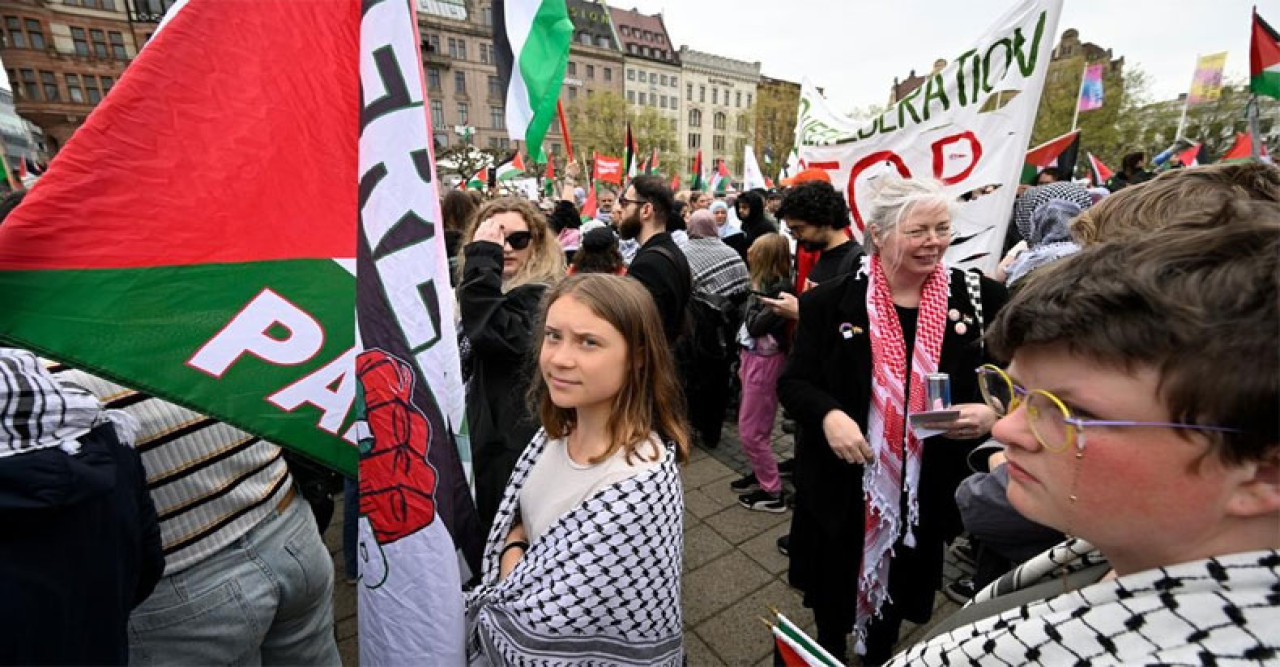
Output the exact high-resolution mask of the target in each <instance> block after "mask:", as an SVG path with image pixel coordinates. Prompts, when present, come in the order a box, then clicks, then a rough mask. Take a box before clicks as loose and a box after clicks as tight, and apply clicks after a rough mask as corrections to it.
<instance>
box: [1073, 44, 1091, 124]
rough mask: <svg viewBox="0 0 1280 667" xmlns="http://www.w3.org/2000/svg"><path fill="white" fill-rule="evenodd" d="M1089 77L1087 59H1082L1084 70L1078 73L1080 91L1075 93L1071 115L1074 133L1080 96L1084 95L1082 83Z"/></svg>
mask: <svg viewBox="0 0 1280 667" xmlns="http://www.w3.org/2000/svg"><path fill="white" fill-rule="evenodd" d="M1088 76H1089V59H1088V58H1085V59H1084V70H1083V71H1082V72H1080V89H1079V90H1077V91H1076V111H1075V113H1073V114H1072V115H1071V131H1072V132H1075V131H1076V122H1077V121H1079V120H1080V96H1081V95H1083V94H1084V82H1085V79H1086V78H1087V77H1088Z"/></svg>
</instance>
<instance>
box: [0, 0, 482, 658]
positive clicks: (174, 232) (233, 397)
mask: <svg viewBox="0 0 1280 667" xmlns="http://www.w3.org/2000/svg"><path fill="white" fill-rule="evenodd" d="M419 44H420V41H419V38H418V34H417V20H416V15H415V12H414V10H413V5H412V4H411V2H410V0H347V1H336V0H335V1H328V2H297V1H296V0H255V1H254V2H227V1H226V0H188V1H187V2H184V3H178V4H177V5H175V7H174V9H172V10H171V11H170V12H169V14H168V16H167V17H166V19H165V22H164V23H162V24H161V26H160V28H159V29H158V30H157V32H156V33H155V34H154V35H153V37H152V39H151V40H150V42H149V43H148V44H147V46H146V48H144V49H143V50H142V51H141V52H140V53H139V55H138V57H137V58H136V59H135V60H134V62H133V63H132V64H131V65H130V66H129V68H128V70H127V71H126V72H125V74H124V75H123V76H122V77H121V79H120V81H119V82H118V84H117V85H116V86H115V87H114V88H113V89H112V90H111V93H110V94H109V95H108V96H107V97H106V99H105V100H103V102H102V103H101V104H99V105H98V107H97V108H96V109H95V110H94V112H93V113H92V114H91V115H90V116H89V118H88V119H87V120H86V121H85V123H84V125H83V126H82V127H81V128H80V129H79V130H78V131H77V132H76V133H75V135H74V136H73V137H72V138H71V139H70V140H69V141H68V142H67V144H66V145H65V146H64V147H63V148H62V150H61V151H60V152H59V154H58V156H57V158H56V159H54V161H53V163H52V164H51V165H50V167H49V171H48V172H47V173H46V175H45V176H44V177H42V178H41V179H40V181H39V182H38V183H37V184H36V185H35V186H34V187H33V188H32V190H31V191H30V193H29V194H28V195H27V198H26V200H25V202H24V203H23V204H22V205H21V206H19V207H18V208H17V209H16V210H14V211H13V212H12V213H11V214H10V215H9V217H8V218H7V219H6V220H5V221H4V223H3V224H0V294H3V295H4V307H3V308H0V340H2V341H3V342H4V343H5V344H8V345H14V346H18V347H24V348H28V349H32V350H35V351H37V352H38V353H40V354H42V355H45V356H47V357H49V358H51V359H54V360H57V361H61V362H65V363H67V364H69V365H71V366H74V367H79V368H83V369H85V370H88V371H90V372H94V373H97V374H99V375H102V376H104V377H106V378H108V379H110V380H113V381H115V382H118V383H120V384H123V385H126V386H129V387H133V388H136V389H139V390H141V391H144V392H147V393H150V394H154V395H157V396H160V397H163V398H166V399H169V400H172V401H174V402H176V403H179V404H181V405H183V406H186V407H188V408H190V409H192V410H195V411H198V412H201V413H203V414H207V415H209V416H211V417H214V418H216V419H219V420H223V421H226V422H228V423H230V424H233V425H235V426H238V427H240V428H243V429H245V430H246V431H249V432H250V433H253V434H255V435H257V436H260V437H263V438H265V439H268V440H270V441H273V442H276V443H279V444H281V445H284V446H286V447H289V448H291V449H293V450H294V451H297V452H301V453H303V454H305V455H307V456H309V457H311V458H313V459H315V460H317V461H320V462H322V463H324V464H326V465H329V466H331V467H333V468H335V469H338V470H340V471H342V472H344V473H345V474H347V475H348V476H351V477H354V476H356V474H357V468H358V474H359V483H360V518H359V540H360V545H359V552H360V584H359V587H360V588H359V591H360V610H359V618H360V643H361V662H362V663H364V664H369V665H384V664H387V665H389V664H410V663H422V664H432V665H437V664H438V665H454V664H463V662H464V660H465V650H464V646H463V641H464V639H463V634H462V632H463V619H462V597H461V594H460V588H461V586H460V582H461V581H462V580H463V578H464V575H469V573H468V572H467V570H466V568H468V567H475V566H476V564H478V559H479V550H480V547H481V542H480V540H481V536H480V535H479V534H478V528H477V524H478V522H477V519H476V515H475V509H474V506H473V503H472V500H471V496H470V490H469V489H468V487H467V483H466V477H465V472H464V469H463V467H462V458H463V456H461V455H460V450H462V451H465V449H466V445H465V440H459V434H463V433H465V431H466V429H465V424H464V423H463V415H464V412H465V411H464V406H463V403H464V399H463V393H462V384H461V380H460V372H459V363H458V351H457V343H456V335H455V331H454V315H453V298H452V294H451V292H450V290H449V274H448V264H447V259H446V258H445V251H444V234H443V233H442V229H441V226H440V220H441V218H440V210H439V200H438V192H437V181H436V173H435V166H434V156H433V155H432V153H431V146H432V137H431V130H430V127H431V126H430V123H429V119H428V113H427V109H428V108H429V104H428V103H427V99H426V94H425V84H424V81H423V74H422V67H421V54H420V51H419V48H420V47H419ZM210 62H217V63H218V64H219V66H218V67H209V63H210ZM303 62H305V63H306V66H305V67H299V66H298V63H303ZM174 81H183V82H185V83H186V84H187V85H180V86H178V85H173V82H174ZM211 90H216V91H218V94H217V95H213V96H210V95H209V94H208V91H211ZM300 119H305V122H302V121H300ZM357 325H358V326H357Z"/></svg>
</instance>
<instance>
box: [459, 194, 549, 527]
mask: <svg viewBox="0 0 1280 667" xmlns="http://www.w3.org/2000/svg"><path fill="white" fill-rule="evenodd" d="M463 242H464V244H465V245H464V246H463V249H462V257H461V259H460V261H459V267H460V269H461V272H462V282H461V283H459V285H458V312H459V315H460V317H461V322H460V329H461V331H462V332H463V334H464V335H465V336H466V338H467V340H468V341H469V342H470V349H471V355H470V360H471V369H472V372H471V379H470V382H468V384H467V425H468V428H469V429H470V435H471V451H472V456H473V462H474V465H475V474H476V509H477V510H478V511H479V514H480V521H481V524H482V528H483V529H484V530H488V528H489V525H490V524H491V523H492V522H493V516H494V514H495V513H496V512H497V511H498V502H499V501H501V500H502V491H503V489H504V488H505V487H506V484H507V478H508V477H510V476H511V470H512V469H513V468H514V467H515V464H516V460H517V459H518V458H519V457H520V452H522V451H524V448H525V446H526V445H528V444H529V440H530V439H531V438H532V437H533V434H534V432H535V431H536V430H537V421H536V420H535V419H534V418H533V417H532V416H531V415H530V414H529V411H528V408H527V407H526V406H525V403H524V400H523V397H524V394H525V389H526V388H527V387H528V386H529V372H528V368H527V366H528V364H529V360H530V359H531V358H532V357H531V354H532V352H531V350H532V349H533V348H532V347H531V346H532V344H533V341H534V340H536V337H535V336H534V335H533V326H534V321H535V320H537V318H538V309H539V307H540V305H541V302H542V295H543V293H544V292H546V290H547V287H549V286H551V285H553V284H554V283H555V282H556V281H557V280H559V279H560V278H562V277H564V272H565V266H564V252H563V251H562V250H561V249H560V245H559V244H558V243H556V240H555V237H553V236H551V233H550V231H549V230H548V227H547V219H546V217H544V216H543V215H542V212H541V211H539V210H538V209H537V208H534V206H533V204H531V203H529V202H528V201H525V200H523V199H516V198H514V197H503V198H500V199H494V200H492V201H490V202H488V203H486V204H484V205H483V206H481V207H480V209H479V210H478V211H476V215H475V217H473V218H472V222H471V224H470V226H469V227H468V228H467V231H466V233H465V235H464V236H463Z"/></svg>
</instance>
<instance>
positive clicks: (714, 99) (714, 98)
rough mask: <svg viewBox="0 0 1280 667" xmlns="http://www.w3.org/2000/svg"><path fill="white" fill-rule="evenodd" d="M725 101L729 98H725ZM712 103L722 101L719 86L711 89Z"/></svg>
mask: <svg viewBox="0 0 1280 667" xmlns="http://www.w3.org/2000/svg"><path fill="white" fill-rule="evenodd" d="M725 101H726V102H727V101H728V100H725ZM711 103H712V104H719V103H720V89H719V88H712V89H711Z"/></svg>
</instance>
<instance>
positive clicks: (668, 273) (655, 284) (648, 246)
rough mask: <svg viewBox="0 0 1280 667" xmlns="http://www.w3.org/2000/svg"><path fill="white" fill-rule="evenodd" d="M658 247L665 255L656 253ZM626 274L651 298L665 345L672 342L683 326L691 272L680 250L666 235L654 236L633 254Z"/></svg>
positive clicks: (691, 279) (664, 233)
mask: <svg viewBox="0 0 1280 667" xmlns="http://www.w3.org/2000/svg"><path fill="white" fill-rule="evenodd" d="M660 247H661V248H665V252H663V251H660V250H658V248H660ZM681 274H683V275H681ZM627 275H628V276H630V277H632V278H635V279H636V280H639V281H640V282H641V283H642V284H643V285H644V287H645V289H647V290H649V294H651V295H653V301H654V303H656V304H657V306H658V314H659V315H661V316H662V330H663V331H664V332H665V333H666V334H667V342H668V343H671V342H674V341H675V339H676V337H677V336H679V335H680V330H681V328H682V325H683V324H684V314H685V307H686V306H687V305H688V304H689V295H690V293H691V290H692V285H693V273H692V271H690V269H689V260H688V259H686V258H685V256H684V251H683V250H681V249H680V246H678V245H676V242H675V241H673V240H672V239H671V235H670V234H668V233H666V232H660V233H657V234H654V235H653V236H651V237H649V240H648V241H646V242H645V244H644V245H642V246H640V250H638V251H636V256H635V257H634V258H632V260H631V266H629V267H627Z"/></svg>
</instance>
